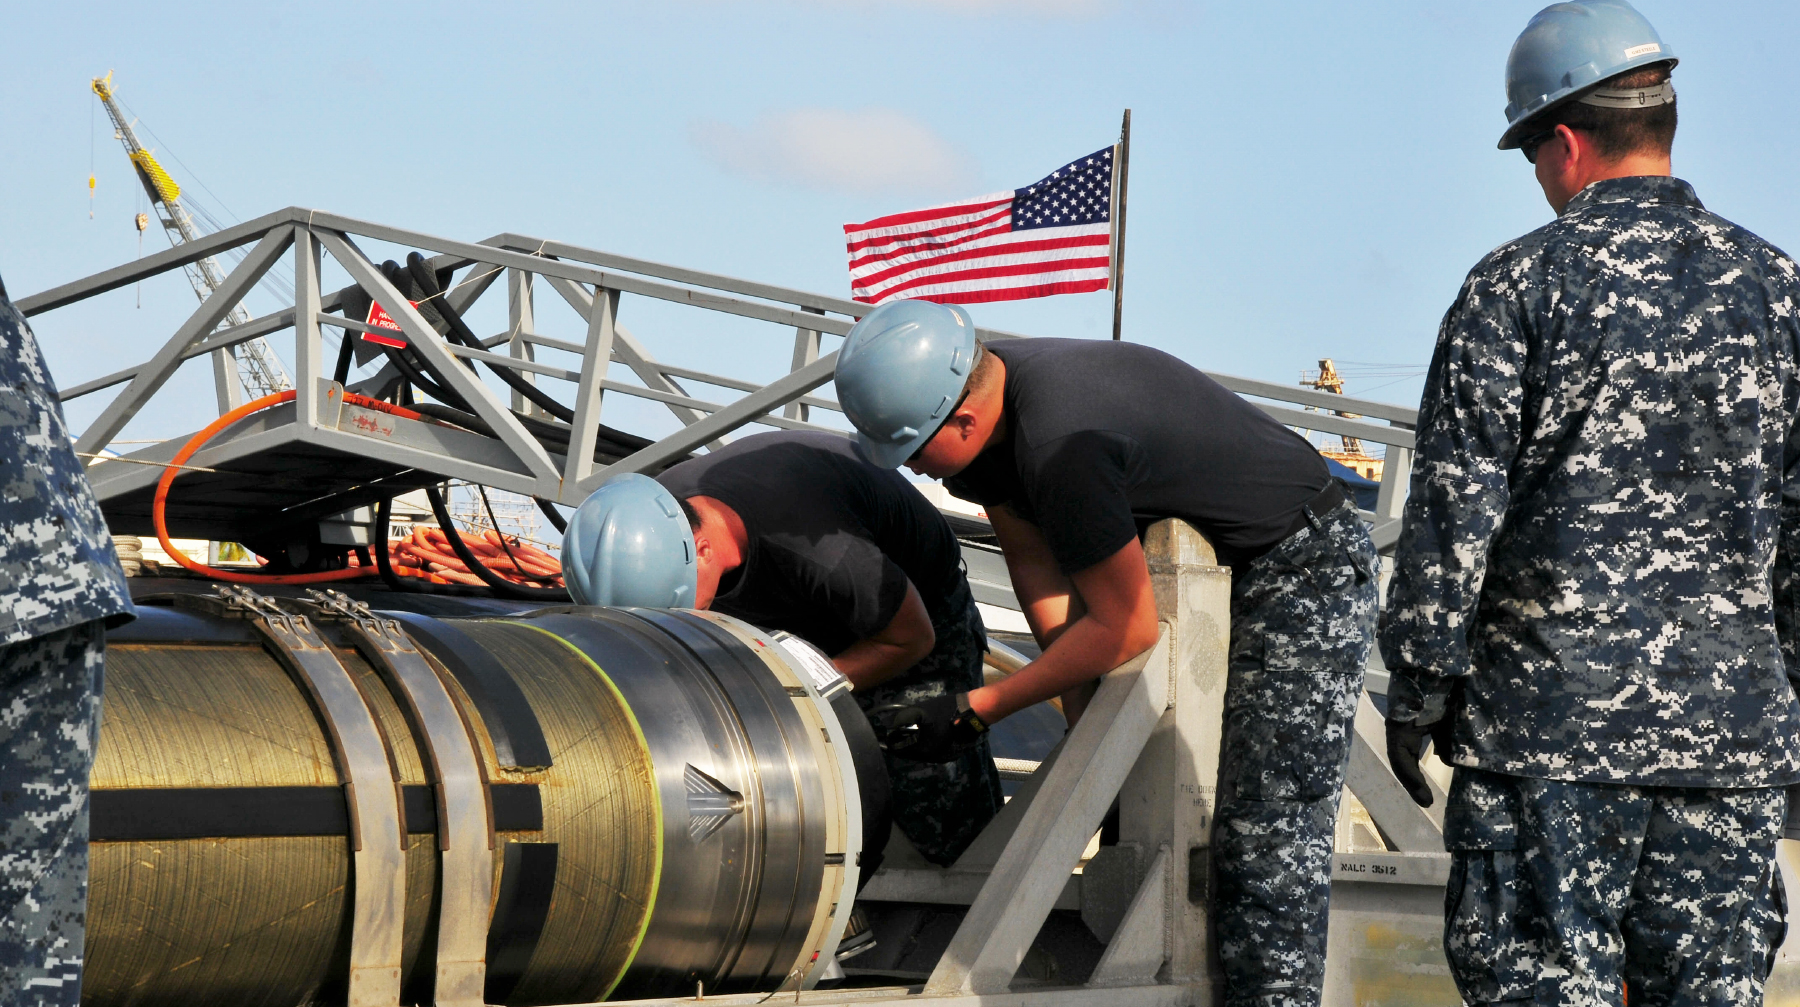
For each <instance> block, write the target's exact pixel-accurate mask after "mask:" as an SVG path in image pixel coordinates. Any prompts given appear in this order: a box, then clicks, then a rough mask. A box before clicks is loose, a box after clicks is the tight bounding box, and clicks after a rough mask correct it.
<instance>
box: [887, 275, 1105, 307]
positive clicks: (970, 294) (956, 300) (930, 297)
mask: <svg viewBox="0 0 1800 1007" xmlns="http://www.w3.org/2000/svg"><path fill="white" fill-rule="evenodd" d="M1105 289H1106V281H1105V280H1058V281H1056V282H1055V283H1039V284H1034V285H1032V286H1029V287H994V288H989V289H986V290H970V291H967V292H960V293H959V292H946V293H942V294H926V295H925V296H923V297H920V298H919V300H921V301H936V302H938V303H939V304H981V303H983V302H985V301H1022V300H1025V299H1026V298H1030V297H1048V296H1050V295H1051V294H1086V293H1090V292H1092V291H1095V290H1105ZM855 300H858V301H861V302H862V303H864V304H874V303H875V298H873V297H858V298H855Z"/></svg>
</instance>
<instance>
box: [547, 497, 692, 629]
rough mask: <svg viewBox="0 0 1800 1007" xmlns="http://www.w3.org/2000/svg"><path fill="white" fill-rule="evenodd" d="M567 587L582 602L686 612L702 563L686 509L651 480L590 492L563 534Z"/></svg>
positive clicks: (577, 600) (564, 581)
mask: <svg viewBox="0 0 1800 1007" xmlns="http://www.w3.org/2000/svg"><path fill="white" fill-rule="evenodd" d="M562 565H563V583H565V584H567V585H568V586H569V595H570V597H572V598H574V599H575V602H576V604H579V605H618V606H635V607H638V608H687V607H689V606H691V605H693V604H694V593H695V589H696V587H697V585H698V578H699V566H698V563H697V560H696V559H695V556H694V532H693V529H691V528H689V527H688V520H687V515H685V514H683V513H682V512H681V504H680V503H679V502H678V501H677V500H676V499H675V497H674V495H673V494H671V493H670V492H669V491H668V490H666V489H663V487H662V484H661V483H659V482H657V481H656V480H654V479H652V478H650V477H649V476H643V475H638V474H637V473H630V474H627V475H622V476H618V477H617V478H614V479H612V480H610V481H608V482H607V483H606V485H604V486H602V487H600V488H599V489H597V490H595V491H594V492H593V493H591V494H589V496H588V498H587V499H586V500H583V501H582V502H581V506H580V507H577V508H576V509H575V516H574V517H572V518H570V519H569V530H568V531H566V532H564V533H563V553H562Z"/></svg>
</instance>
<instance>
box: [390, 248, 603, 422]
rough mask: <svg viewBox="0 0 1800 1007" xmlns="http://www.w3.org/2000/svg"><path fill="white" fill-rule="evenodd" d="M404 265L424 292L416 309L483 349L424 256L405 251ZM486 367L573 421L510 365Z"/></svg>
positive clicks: (568, 412)
mask: <svg viewBox="0 0 1800 1007" xmlns="http://www.w3.org/2000/svg"><path fill="white" fill-rule="evenodd" d="M406 269H407V272H408V273H409V274H411V279H412V281H413V283H414V284H415V285H416V286H417V287H418V288H419V289H420V290H421V291H422V292H423V293H424V296H423V297H421V298H420V299H419V313H420V314H426V313H427V312H428V311H429V312H431V313H433V314H436V315H437V317H438V318H439V319H440V320H441V321H443V323H444V325H445V326H446V328H447V329H448V332H447V333H446V335H448V336H449V337H450V338H452V339H454V340H456V341H457V342H459V343H461V344H462V345H464V346H466V347H468V348H469V349H471V350H482V349H486V347H485V346H483V345H482V343H481V338H480V337H479V336H477V335H475V333H474V331H472V330H471V329H470V328H469V326H468V324H467V323H465V322H464V321H463V319H462V315H460V314H458V313H457V310H456V309H455V308H452V307H451V306H450V302H449V299H448V298H446V297H444V296H443V291H442V290H440V289H439V288H438V284H437V277H436V276H434V275H432V272H431V267H430V266H429V265H428V264H427V263H426V262H425V257H424V256H423V255H420V254H419V253H418V252H412V253H410V254H408V255H407V257H406ZM429 317H430V315H427V318H429ZM434 328H435V326H434ZM469 366H471V367H473V366H474V362H473V361H469ZM488 369H489V370H491V371H493V372H494V373H495V374H497V375H499V377H500V380H501V381H504V382H506V383H507V384H508V385H511V386H512V388H513V390H514V391H516V392H518V393H519V394H520V395H523V396H525V397H526V398H528V399H530V400H531V401H532V402H534V403H536V404H537V405H538V406H539V407H540V408H541V409H543V410H544V411H545V412H547V413H549V414H550V415H552V416H554V417H556V418H557V419H559V420H562V421H563V422H564V423H572V422H574V420H575V410H573V409H570V408H569V407H568V406H565V405H563V404H562V403H561V402H558V401H556V400H555V399H553V398H551V397H550V396H549V395H547V394H545V393H544V391H543V390H542V389H540V388H539V387H538V386H536V385H534V384H532V383H531V382H529V381H527V380H525V379H524V378H523V377H522V376H520V375H519V374H518V373H516V372H515V371H513V369H512V368H510V367H496V366H494V365H492V364H490V365H488Z"/></svg>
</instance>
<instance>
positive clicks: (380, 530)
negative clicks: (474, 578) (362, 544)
mask: <svg viewBox="0 0 1800 1007" xmlns="http://www.w3.org/2000/svg"><path fill="white" fill-rule="evenodd" d="M393 503H394V499H393V497H384V498H383V499H382V500H381V501H380V502H378V503H377V504H376V505H375V535H376V540H377V541H379V542H382V543H386V542H387V534H388V522H389V515H390V508H391V507H392V506H393ZM375 569H376V571H377V572H378V573H380V574H381V582H382V583H384V584H386V585H387V587H388V590H390V591H394V592H397V593H399V594H445V595H451V596H454V597H459V598H492V597H493V596H494V592H492V591H490V590H488V589H487V588H485V587H475V586H474V585H472V584H433V583H432V582H431V581H428V580H426V579H425V578H423V577H402V576H400V575H399V574H397V573H395V572H394V562H393V558H392V557H391V556H389V555H388V550H387V549H386V548H385V547H383V548H378V549H376V550H375Z"/></svg>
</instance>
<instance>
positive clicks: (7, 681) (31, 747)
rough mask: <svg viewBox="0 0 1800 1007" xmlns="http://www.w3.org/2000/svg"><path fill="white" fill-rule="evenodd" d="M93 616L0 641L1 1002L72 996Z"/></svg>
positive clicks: (96, 626)
mask: <svg viewBox="0 0 1800 1007" xmlns="http://www.w3.org/2000/svg"><path fill="white" fill-rule="evenodd" d="M105 650H106V636H105V630H104V629H103V628H102V626H101V624H100V623H99V622H88V623H82V624H81V625H79V626H76V627H74V628H72V629H66V630H62V631H60V632H57V633H51V634H49V635H47V636H40V637H35V638H33V639H30V640H24V641H21V642H19V643H15V644H12V645H11V646H8V647H5V648H0V843H3V844H4V849H3V851H0V1004H4V1005H6V1007H14V1005H20V1007H22V1005H27V1004H30V1005H46V1007H48V1005H70V1007H73V1005H74V1004H76V1003H77V1002H78V1001H79V1000H80V998H81V964H82V953H83V950H84V949H83V942H84V938H85V935H86V913H87V864H88V849H87V847H88V773H89V771H90V770H91V769H92V768H93V765H94V742H95V740H96V739H97V737H98V736H99V731H100V689H101V681H102V671H103V668H102V665H103V660H104V655H105Z"/></svg>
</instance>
